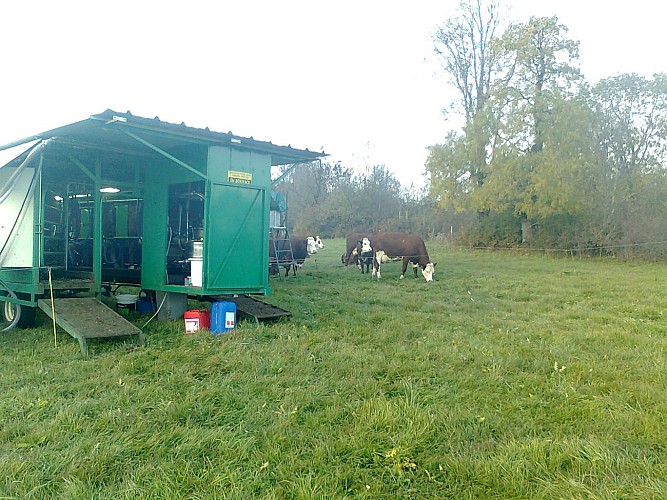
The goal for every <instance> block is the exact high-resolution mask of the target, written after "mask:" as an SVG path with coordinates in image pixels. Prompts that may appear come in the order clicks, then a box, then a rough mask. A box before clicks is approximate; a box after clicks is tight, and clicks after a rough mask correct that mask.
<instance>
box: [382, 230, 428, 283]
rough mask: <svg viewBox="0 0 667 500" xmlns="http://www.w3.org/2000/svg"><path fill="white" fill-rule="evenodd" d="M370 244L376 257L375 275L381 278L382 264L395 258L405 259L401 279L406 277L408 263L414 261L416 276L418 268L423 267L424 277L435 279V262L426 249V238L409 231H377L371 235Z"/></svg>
mask: <svg viewBox="0 0 667 500" xmlns="http://www.w3.org/2000/svg"><path fill="white" fill-rule="evenodd" d="M369 246H370V247H372V252H373V255H374V256H375V258H374V259H373V276H377V277H378V278H380V266H381V264H382V263H383V262H387V261H388V260H390V259H393V258H401V259H402V260H403V268H402V269H401V279H403V278H404V277H405V271H406V270H407V268H408V263H412V267H413V271H414V274H415V278H416V277H417V269H421V272H422V274H423V275H424V279H425V280H426V281H427V282H428V281H433V274H434V272H435V263H433V262H431V261H430V259H429V256H428V252H427V251H426V245H425V244H424V240H422V239H421V238H420V237H419V236H417V235H415V234H409V233H375V234H372V235H371V236H370V237H369Z"/></svg>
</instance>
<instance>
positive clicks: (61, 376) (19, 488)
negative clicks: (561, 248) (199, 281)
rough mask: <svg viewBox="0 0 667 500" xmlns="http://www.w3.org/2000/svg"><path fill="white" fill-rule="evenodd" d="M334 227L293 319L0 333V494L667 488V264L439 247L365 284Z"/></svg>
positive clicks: (637, 491) (282, 298) (553, 493)
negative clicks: (141, 341) (100, 333)
mask: <svg viewBox="0 0 667 500" xmlns="http://www.w3.org/2000/svg"><path fill="white" fill-rule="evenodd" d="M325 243H326V245H327V247H326V248H325V249H324V250H323V251H321V252H320V253H319V254H318V255H317V257H316V258H311V259H309V260H308V261H307V262H306V264H305V266H304V269H303V270H302V271H301V272H300V273H299V276H298V277H297V278H296V279H294V278H289V279H284V278H283V279H278V278H272V279H271V284H272V287H273V292H274V293H273V295H271V296H270V297H267V299H266V300H267V301H269V302H272V303H274V304H276V305H279V306H280V307H283V308H286V309H289V310H291V311H292V312H293V314H294V316H293V318H291V319H290V320H289V321H284V322H280V323H277V324H273V325H264V324H263V325H254V324H251V323H245V322H242V323H241V324H240V326H239V328H238V329H237V331H236V332H234V333H231V334H227V335H221V336H219V337H216V336H213V335H210V334H207V333H199V334H195V335H184V333H183V332H184V327H183V324H182V321H173V322H167V323H158V322H152V323H150V325H149V326H148V327H147V328H146V336H147V345H146V346H145V347H140V348H135V349H132V348H131V347H130V346H129V345H125V344H123V343H121V342H118V341H114V342H103V341H98V342H90V344H91V345H90V348H91V352H92V356H91V357H90V358H89V359H84V358H82V357H81V355H80V352H79V347H78V344H77V342H76V341H74V340H73V339H71V338H69V337H68V336H67V335H66V334H64V333H62V332H60V333H59V343H58V347H57V348H54V346H53V334H52V332H51V331H50V323H49V322H48V321H46V320H45V319H43V317H42V325H41V326H38V327H37V328H35V329H32V330H27V331H21V330H12V331H10V332H8V333H4V334H3V335H2V337H0V377H1V378H0V380H1V381H2V398H1V399H0V417H1V418H2V426H0V470H2V472H3V473H2V474H0V497H2V498H40V499H41V498H99V499H108V498H120V499H137V498H145V499H159V498H164V499H174V498H201V499H204V498H304V499H306V498H335V499H340V498H369V499H370V498H372V499H378V498H387V499H389V498H392V499H393V498H490V497H492V498H549V499H551V498H601V499H606V498H667V479H665V478H667V398H666V397H665V394H666V389H667V361H666V347H667V335H666V333H665V332H666V331H667V328H666V320H667V318H665V313H664V311H666V310H667V295H666V294H665V292H664V287H665V285H664V283H665V282H666V281H667V268H665V266H664V265H662V264H654V263H641V264H640V263H627V262H617V261H613V260H605V261H601V260H585V259H584V260H579V259H571V258H562V259H554V258H549V257H544V256H530V255H523V254H519V253H504V252H496V253H487V252H464V251H455V250H450V249H447V248H445V247H442V246H438V245H437V244H429V245H428V247H429V251H430V253H431V255H432V258H433V260H435V261H437V262H438V266H437V267H436V281H435V282H433V283H425V281H424V280H423V279H422V278H420V279H418V280H414V279H413V278H412V277H410V278H406V279H404V280H399V279H398V275H399V272H400V264H398V263H394V264H386V265H384V266H383V272H382V279H381V280H380V281H377V280H371V278H370V276H368V275H361V274H360V273H358V272H357V271H356V270H354V269H348V270H347V271H346V270H344V268H343V267H342V266H341V265H340V254H341V253H342V251H343V246H344V242H343V241H342V240H335V241H328V242H325ZM136 321H137V324H139V325H142V324H143V323H144V322H145V318H136Z"/></svg>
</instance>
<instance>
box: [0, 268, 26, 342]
mask: <svg viewBox="0 0 667 500" xmlns="http://www.w3.org/2000/svg"><path fill="white" fill-rule="evenodd" d="M0 297H12V298H14V299H16V298H18V297H17V296H16V294H15V293H14V292H13V291H12V290H11V288H9V287H8V286H7V284H6V283H5V282H4V281H2V280H0ZM0 306H1V307H0V332H4V331H6V330H10V329H12V328H14V327H15V326H16V325H18V322H19V320H20V319H21V306H20V305H19V304H12V303H11V302H7V301H4V300H3V301H1V302H0Z"/></svg>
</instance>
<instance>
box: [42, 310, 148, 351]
mask: <svg viewBox="0 0 667 500" xmlns="http://www.w3.org/2000/svg"><path fill="white" fill-rule="evenodd" d="M37 305H39V308H40V309H41V310H42V311H44V312H45V313H46V314H47V315H48V316H49V318H52V316H51V300H50V299H39V300H38V301H37ZM54 306H55V311H56V324H57V325H58V326H60V327H61V328H62V329H63V330H65V331H66V332H67V333H69V334H70V335H71V336H72V337H74V338H75V339H77V340H78V341H79V345H80V346H81V352H82V353H83V354H84V355H86V356H87V355H88V344H87V339H100V338H109V337H127V336H130V335H138V336H139V342H140V343H141V344H143V343H144V334H143V332H142V331H141V330H140V329H139V328H137V327H136V326H134V325H133V324H132V323H130V322H129V321H127V320H126V319H125V318H123V317H122V316H121V315H119V314H118V313H116V312H115V311H113V310H112V309H110V308H109V307H107V306H106V305H105V304H103V303H102V302H100V301H99V300H97V299H96V298H94V297H84V298H79V297H76V298H65V299H63V298H59V299H55V300H54Z"/></svg>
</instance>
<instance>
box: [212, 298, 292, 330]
mask: <svg viewBox="0 0 667 500" xmlns="http://www.w3.org/2000/svg"><path fill="white" fill-rule="evenodd" d="M216 298H218V299H220V300H228V301H231V302H234V303H235V304H236V311H237V312H239V313H241V314H243V315H245V316H249V317H251V318H253V319H254V321H255V323H259V322H260V321H271V320H276V319H279V318H284V317H288V316H291V315H292V313H291V312H289V311H286V310H285V309H281V308H280V307H276V306H274V305H271V304H267V303H266V302H262V301H260V300H257V299H255V298H253V297H250V296H248V295H240V296H238V297H230V296H227V295H224V296H218V297H216Z"/></svg>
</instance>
